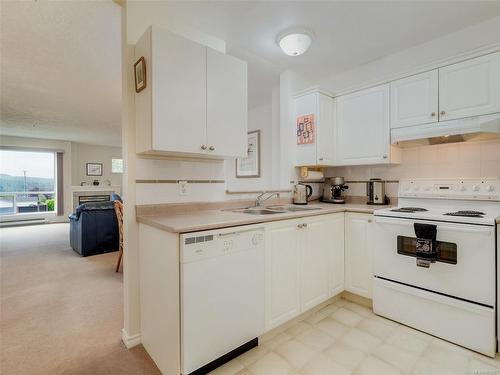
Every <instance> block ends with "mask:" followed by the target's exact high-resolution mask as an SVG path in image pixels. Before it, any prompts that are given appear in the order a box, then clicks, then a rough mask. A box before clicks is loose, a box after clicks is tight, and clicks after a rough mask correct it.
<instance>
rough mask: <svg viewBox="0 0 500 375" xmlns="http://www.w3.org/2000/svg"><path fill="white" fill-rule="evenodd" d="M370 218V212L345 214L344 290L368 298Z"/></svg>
mask: <svg viewBox="0 0 500 375" xmlns="http://www.w3.org/2000/svg"><path fill="white" fill-rule="evenodd" d="M372 218H373V215H371V214H362V213H354V212H346V214H345V273H346V274H345V290H347V291H348V292H351V293H354V294H357V295H360V296H362V297H366V298H370V299H371V298H372V283H373V270H372V263H373V261H372V248H371V246H370V225H371V222H372Z"/></svg>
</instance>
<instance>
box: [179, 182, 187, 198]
mask: <svg viewBox="0 0 500 375" xmlns="http://www.w3.org/2000/svg"><path fill="white" fill-rule="evenodd" d="M179 195H188V182H187V181H179Z"/></svg>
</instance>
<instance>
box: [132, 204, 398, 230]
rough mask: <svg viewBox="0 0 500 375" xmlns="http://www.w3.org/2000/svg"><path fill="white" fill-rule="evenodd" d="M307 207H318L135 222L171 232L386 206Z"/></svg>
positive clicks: (162, 215)
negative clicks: (269, 213)
mask: <svg viewBox="0 0 500 375" xmlns="http://www.w3.org/2000/svg"><path fill="white" fill-rule="evenodd" d="M307 207H319V208H321V209H320V210H310V211H299V212H285V213H278V214H272V215H252V214H246V213H242V212H232V211H229V210H227V209H206V210H196V211H193V210H189V211H187V212H170V213H169V212H165V213H160V212H158V213H155V214H149V215H147V214H138V215H137V221H138V222H139V223H142V224H147V225H150V226H152V227H155V228H158V229H162V230H165V231H168V232H172V233H186V232H195V231H201V230H209V229H216V228H227V227H234V226H238V225H248V224H258V223H265V222H270V221H277V220H287V219H296V218H300V217H307V216H316V215H324V214H330V213H335V212H360V213H369V214H371V213H373V211H374V210H376V209H381V208H387V207H389V206H371V205H367V204H353V203H346V204H340V205H339V204H330V203H310V204H308V205H307Z"/></svg>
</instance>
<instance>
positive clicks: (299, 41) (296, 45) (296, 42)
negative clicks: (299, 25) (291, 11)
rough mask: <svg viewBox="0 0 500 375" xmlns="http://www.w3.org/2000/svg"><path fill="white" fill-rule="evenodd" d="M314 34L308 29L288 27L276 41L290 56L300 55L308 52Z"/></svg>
mask: <svg viewBox="0 0 500 375" xmlns="http://www.w3.org/2000/svg"><path fill="white" fill-rule="evenodd" d="M313 37H314V34H313V32H312V31H310V30H307V29H287V30H285V31H282V32H281V33H279V34H278V37H277V38H276V42H277V43H278V45H279V46H280V48H281V50H282V51H283V52H285V53H286V54H287V55H288V56H298V55H302V54H303V53H304V52H306V51H307V50H308V48H309V46H310V45H311V43H312V41H313Z"/></svg>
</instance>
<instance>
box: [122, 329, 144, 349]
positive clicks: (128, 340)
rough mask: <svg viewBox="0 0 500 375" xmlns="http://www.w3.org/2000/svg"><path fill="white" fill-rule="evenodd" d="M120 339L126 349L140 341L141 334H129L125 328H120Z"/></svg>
mask: <svg viewBox="0 0 500 375" xmlns="http://www.w3.org/2000/svg"><path fill="white" fill-rule="evenodd" d="M122 341H123V343H124V344H125V346H126V347H127V349H130V348H133V347H134V346H137V345H139V344H140V343H141V334H140V333H137V334H135V335H132V336H131V335H129V334H128V333H127V332H126V331H125V328H123V329H122Z"/></svg>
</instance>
